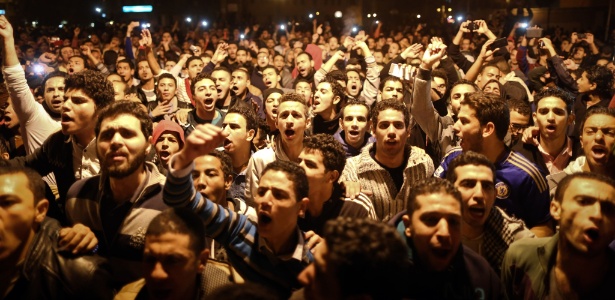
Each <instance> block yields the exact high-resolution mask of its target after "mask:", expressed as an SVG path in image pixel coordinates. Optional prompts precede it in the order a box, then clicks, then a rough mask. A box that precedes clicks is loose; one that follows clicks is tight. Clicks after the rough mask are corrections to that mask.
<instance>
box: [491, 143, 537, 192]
mask: <svg viewBox="0 0 615 300" xmlns="http://www.w3.org/2000/svg"><path fill="white" fill-rule="evenodd" d="M496 168H497V169H501V170H504V169H507V168H508V169H511V168H512V169H516V170H517V171H518V172H517V171H516V172H514V173H515V175H513V176H515V177H516V176H526V177H529V178H531V179H532V182H533V183H534V184H535V185H536V186H537V187H538V190H539V191H540V192H541V193H542V192H544V191H546V190H547V189H548V185H547V180H546V176H545V174H543V173H542V171H540V169H538V167H536V165H534V164H533V163H532V162H530V161H529V160H528V159H527V158H525V157H524V156H523V155H521V154H519V153H517V152H515V151H511V152H510V155H509V156H508V158H507V159H506V160H505V161H504V162H503V163H501V164H498V165H496Z"/></svg>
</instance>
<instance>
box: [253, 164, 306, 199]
mask: <svg viewBox="0 0 615 300" xmlns="http://www.w3.org/2000/svg"><path fill="white" fill-rule="evenodd" d="M269 171H280V172H283V173H284V174H286V178H288V180H290V181H291V182H292V183H293V189H294V191H295V197H296V198H295V200H296V201H301V199H303V198H307V197H308V195H309V194H310V186H309V184H308V180H307V175H305V170H303V168H302V167H300V166H299V165H298V164H296V163H294V162H291V161H286V160H276V161H274V162H272V163H270V164H268V165H267V166H266V167H265V169H264V170H263V172H262V173H261V179H262V178H263V176H265V174H266V173H267V172H269Z"/></svg>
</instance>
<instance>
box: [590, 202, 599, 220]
mask: <svg viewBox="0 0 615 300" xmlns="http://www.w3.org/2000/svg"><path fill="white" fill-rule="evenodd" d="M587 210H588V215H589V218H590V219H592V220H594V221H597V220H600V219H602V205H601V204H600V201H596V202H594V204H592V205H591V206H590V207H588V208H587Z"/></svg>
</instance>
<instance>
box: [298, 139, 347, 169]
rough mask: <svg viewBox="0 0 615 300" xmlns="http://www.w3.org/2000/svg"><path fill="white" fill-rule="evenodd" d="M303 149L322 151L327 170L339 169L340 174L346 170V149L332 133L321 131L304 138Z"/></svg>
mask: <svg viewBox="0 0 615 300" xmlns="http://www.w3.org/2000/svg"><path fill="white" fill-rule="evenodd" d="M303 149H306V150H307V151H315V150H318V151H320V154H321V155H322V161H323V163H324V165H325V169H326V170H327V171H338V172H339V173H340V174H342V171H344V167H345V166H346V151H344V148H343V147H342V144H340V142H338V141H337V140H336V139H335V138H334V137H333V136H332V135H329V134H325V133H320V134H315V135H312V136H308V137H306V138H305V139H304V140H303Z"/></svg>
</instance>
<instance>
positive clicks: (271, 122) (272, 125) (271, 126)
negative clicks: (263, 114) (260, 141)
mask: <svg viewBox="0 0 615 300" xmlns="http://www.w3.org/2000/svg"><path fill="white" fill-rule="evenodd" d="M267 126H269V131H270V132H273V131H274V130H276V129H277V127H276V124H275V120H274V119H272V118H270V117H269V116H267Z"/></svg>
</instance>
